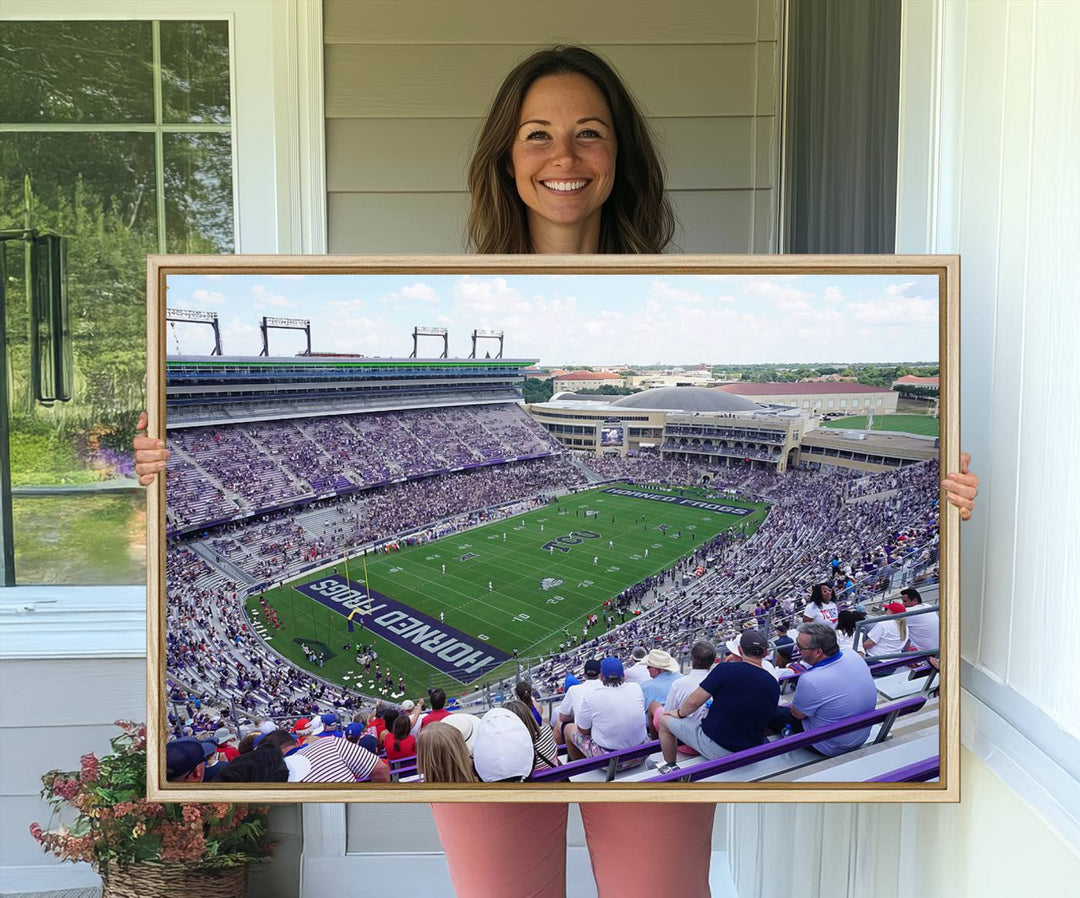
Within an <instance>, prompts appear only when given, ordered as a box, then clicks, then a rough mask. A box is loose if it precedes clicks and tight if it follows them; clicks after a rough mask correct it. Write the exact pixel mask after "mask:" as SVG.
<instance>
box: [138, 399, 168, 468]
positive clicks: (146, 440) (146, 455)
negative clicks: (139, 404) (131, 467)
mask: <svg viewBox="0 0 1080 898" xmlns="http://www.w3.org/2000/svg"><path fill="white" fill-rule="evenodd" d="M147 423H148V419H147V417H146V412H141V413H140V414H139V423H138V424H136V425H135V429H136V430H141V431H145V430H146V425H147ZM132 446H133V447H134V448H135V473H136V474H138V475H139V483H140V484H141V485H142V486H149V485H150V484H151V483H153V482H154V478H155V477H156V476H157V475H158V474H160V473H161V472H162V471H164V470H165V460H166V459H167V458H168V457H169V450H168V449H166V448H165V441H164V440H155V439H154V438H153V437H148V436H146V435H145V434H143V435H139V436H136V437H135V439H134V440H133V441H132Z"/></svg>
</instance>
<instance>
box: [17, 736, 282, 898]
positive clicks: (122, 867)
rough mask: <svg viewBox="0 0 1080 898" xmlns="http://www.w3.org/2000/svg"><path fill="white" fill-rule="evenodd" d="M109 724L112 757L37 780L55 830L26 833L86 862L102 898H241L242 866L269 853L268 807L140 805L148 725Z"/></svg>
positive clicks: (85, 760) (34, 827)
mask: <svg viewBox="0 0 1080 898" xmlns="http://www.w3.org/2000/svg"><path fill="white" fill-rule="evenodd" d="M116 725H117V726H118V727H120V729H121V730H122V733H121V735H119V736H117V737H115V738H114V739H112V740H111V744H112V747H113V751H112V753H111V754H108V755H105V756H103V757H101V758H98V757H97V756H95V755H93V754H87V755H83V756H82V766H81V769H80V770H78V771H71V772H65V771H61V770H50V771H49V772H48V773H46V774H45V775H44V776H43V777H42V778H41V782H42V785H43V786H44V788H43V789H42V790H41V797H42V798H44V799H45V800H46V801H47V802H48V803H49V804H50V805H51V806H52V808H53V816H52V820H51V821H50V823H49V825H50V827H52V826H53V825H54V824H57V823H58V824H59V825H57V826H56V828H55V829H48V830H45V829H42V827H41V826H40V825H39V824H37V823H33V824H31V826H30V834H31V835H32V836H33V837H34V838H35V839H36V840H37V841H38V842H40V843H41V846H42V848H43V849H44V850H45V851H47V852H52V853H53V854H54V855H56V856H57V857H58V858H60V859H61V860H64V861H86V862H88V863H90V864H92V865H93V867H94V869H95V870H96V871H97V872H98V873H99V874H100V875H101V879H102V888H103V892H102V898H129V896H130V898H149V896H153V898H170V896H173V895H176V896H183V898H190V896H191V895H192V894H198V895H200V896H202V898H243V895H244V892H245V888H246V883H247V865H248V864H250V863H253V862H256V861H264V860H267V859H269V857H270V855H271V853H272V851H273V845H272V844H271V842H270V840H269V836H268V829H267V823H266V814H267V811H268V809H267V808H256V807H251V806H248V805H239V804H230V803H228V802H218V803H214V804H178V803H172V804H162V803H160V802H153V801H147V800H146V727H145V726H143V725H142V724H137V723H132V722H131V721H129V720H118V721H116ZM58 818H59V821H58ZM72 818H74V819H72ZM60 821H64V822H60ZM193 890H197V891H193Z"/></svg>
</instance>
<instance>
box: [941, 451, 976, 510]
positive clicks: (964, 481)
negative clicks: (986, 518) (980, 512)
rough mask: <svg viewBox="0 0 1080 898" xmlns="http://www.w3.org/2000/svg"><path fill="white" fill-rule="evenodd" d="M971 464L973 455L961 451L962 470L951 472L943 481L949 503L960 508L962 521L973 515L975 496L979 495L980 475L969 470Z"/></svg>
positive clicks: (942, 486)
mask: <svg viewBox="0 0 1080 898" xmlns="http://www.w3.org/2000/svg"><path fill="white" fill-rule="evenodd" d="M970 464H971V456H970V455H969V454H968V453H967V452H963V453H961V455H960V472H959V473H952V474H949V476H948V477H946V478H945V479H944V480H942V481H941V488H942V489H943V490H945V493H946V497H947V498H948V500H949V504H950V505H955V506H956V507H957V508H958V509H960V520H962V521H966V520H968V519H969V518H970V517H971V512H972V510H973V509H974V508H975V497H976V496H977V495H979V475H978V474H973V473H971V471H970V470H968V466H969V465H970Z"/></svg>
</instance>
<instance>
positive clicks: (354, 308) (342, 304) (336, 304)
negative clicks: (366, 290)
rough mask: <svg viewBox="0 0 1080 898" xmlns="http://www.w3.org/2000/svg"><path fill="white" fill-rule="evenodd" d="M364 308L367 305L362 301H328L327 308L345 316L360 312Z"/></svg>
mask: <svg viewBox="0 0 1080 898" xmlns="http://www.w3.org/2000/svg"><path fill="white" fill-rule="evenodd" d="M364 306H365V303H364V301H363V300H362V299H328V300H327V301H326V307H327V308H329V309H333V310H334V311H335V312H341V313H343V314H347V313H349V312H359V311H360V310H361V309H363V308H364Z"/></svg>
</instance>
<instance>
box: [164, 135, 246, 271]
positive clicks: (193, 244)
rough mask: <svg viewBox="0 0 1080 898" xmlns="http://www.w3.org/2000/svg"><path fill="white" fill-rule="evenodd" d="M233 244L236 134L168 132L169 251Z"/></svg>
mask: <svg viewBox="0 0 1080 898" xmlns="http://www.w3.org/2000/svg"><path fill="white" fill-rule="evenodd" d="M233 243H234V241H233V203H232V138H231V137H230V135H228V134H166V135H165V247H166V252H170V253H231V252H232V251H233Z"/></svg>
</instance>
